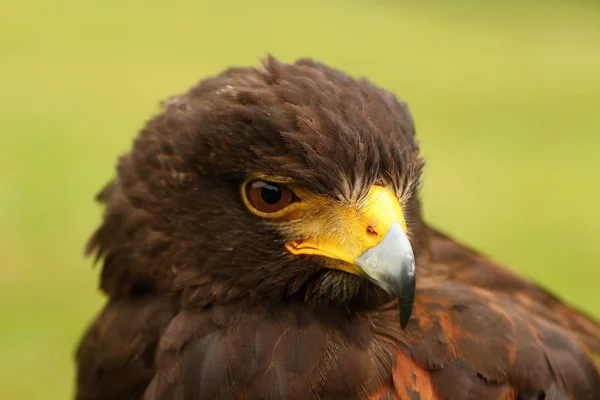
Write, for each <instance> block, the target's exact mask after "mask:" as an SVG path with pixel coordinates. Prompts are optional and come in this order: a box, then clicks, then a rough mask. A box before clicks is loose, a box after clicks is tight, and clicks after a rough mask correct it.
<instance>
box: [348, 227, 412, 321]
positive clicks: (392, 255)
mask: <svg viewBox="0 0 600 400" xmlns="http://www.w3.org/2000/svg"><path fill="white" fill-rule="evenodd" d="M356 265H358V266H359V267H360V268H361V269H362V270H363V272H364V273H365V274H366V275H367V277H368V278H369V280H370V281H371V282H373V283H375V284H376V285H378V286H379V287H380V288H382V289H383V290H385V291H386V292H388V293H390V294H393V295H394V296H396V299H397V300H398V307H399V312H400V327H401V328H402V329H404V328H405V327H406V325H407V324H408V320H409V319H410V314H411V313H412V309H413V305H414V301H415V285H416V276H415V256H414V254H413V251H412V247H411V246H410V242H409V241H408V237H407V236H406V233H405V232H404V230H403V229H402V226H400V224H398V223H394V224H392V226H390V229H388V231H387V233H386V234H385V236H384V237H383V240H382V241H381V242H380V243H379V244H378V245H376V246H374V247H371V248H370V249H368V250H367V251H365V252H364V253H363V254H361V255H360V256H359V257H358V258H357V259H356Z"/></svg>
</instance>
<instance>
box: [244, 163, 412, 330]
mask: <svg viewBox="0 0 600 400" xmlns="http://www.w3.org/2000/svg"><path fill="white" fill-rule="evenodd" d="M240 195H241V197H242V199H243V202H244V205H245V206H246V208H247V209H248V211H249V212H251V213H252V214H254V215H256V216H257V217H259V218H261V219H262V220H264V221H265V222H268V223H269V224H270V225H271V226H272V227H273V229H276V230H277V231H278V232H279V234H280V235H281V237H282V238H284V240H283V242H284V245H283V246H282V251H283V248H285V251H287V252H289V254H291V255H293V256H299V257H303V256H308V257H317V258H320V259H321V262H322V265H323V266H324V267H325V268H330V269H335V270H340V271H344V272H347V273H350V274H353V275H357V276H360V277H363V278H366V279H368V280H370V281H371V282H373V283H374V284H376V285H377V286H379V287H381V288H382V289H384V290H385V291H387V292H388V293H390V294H393V295H394V296H396V298H397V299H398V302H399V309H400V322H401V326H402V327H404V326H405V325H406V323H407V322H408V319H409V317H410V314H411V311H412V305H413V300H414V292H415V258H414V254H413V251H412V248H411V244H410V241H409V240H408V237H407V235H406V232H407V225H406V221H405V219H404V215H403V210H402V205H401V204H400V200H399V199H398V197H397V195H396V194H395V193H394V192H393V191H392V190H390V189H389V188H387V187H385V186H382V185H377V184H374V185H372V186H371V187H370V188H369V189H368V191H367V193H366V195H365V196H364V197H363V198H361V199H351V200H349V201H344V200H342V201H340V200H335V199H334V198H332V197H329V196H324V195H321V194H319V193H316V192H314V191H313V190H311V188H310V187H309V186H306V185H304V184H302V183H299V182H295V181H294V180H292V179H290V178H286V177H280V176H265V175H261V174H258V175H256V176H251V177H249V178H248V179H246V180H245V181H244V183H243V184H242V186H241V190H240Z"/></svg>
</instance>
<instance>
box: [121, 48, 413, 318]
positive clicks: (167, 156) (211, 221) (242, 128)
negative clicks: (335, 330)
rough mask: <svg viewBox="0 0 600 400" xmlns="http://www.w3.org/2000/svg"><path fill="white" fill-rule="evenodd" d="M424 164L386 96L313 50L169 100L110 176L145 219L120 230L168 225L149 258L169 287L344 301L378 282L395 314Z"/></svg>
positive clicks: (404, 308) (404, 295)
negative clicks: (315, 57) (116, 175)
mask: <svg viewBox="0 0 600 400" xmlns="http://www.w3.org/2000/svg"><path fill="white" fill-rule="evenodd" d="M421 167H422V162H421V160H420V158H419V156H418V145H417V143H416V141H415V139H414V132H413V126H412V120H411V118H410V115H409V114H408V111H407V109H406V107H405V106H404V105H403V104H402V103H400V102H398V101H397V100H396V98H395V97H394V96H392V95H391V94H389V93H387V92H384V91H382V90H381V89H379V88H377V87H375V86H373V85H371V84H370V83H368V82H366V81H355V80H353V79H352V78H349V77H347V76H346V75H344V74H342V73H340V72H338V71H335V70H331V69H328V68H326V67H324V66H321V65H318V64H315V63H312V62H304V63H302V62H301V63H298V64H296V65H292V66H284V65H282V64H279V63H278V62H276V61H274V60H269V61H268V62H267V63H266V64H265V69H262V70H255V69H247V70H233V71H230V72H227V73H225V74H223V75H221V76H220V77H217V78H214V79H212V80H208V81H205V82H204V83H202V84H201V85H199V86H198V87H196V88H194V89H192V90H191V91H190V92H189V93H188V94H186V95H184V96H181V97H179V98H176V99H174V100H172V101H170V102H169V103H168V104H167V105H166V107H165V110H164V112H163V113H162V114H161V115H159V116H158V117H156V118H155V119H154V120H152V121H150V122H149V124H148V126H147V127H146V129H145V130H144V131H143V132H142V134H141V135H140V137H139V138H138V140H137V141H136V144H135V146H134V149H133V151H132V153H131V155H130V156H128V157H126V158H125V159H124V160H123V162H122V165H121V168H120V183H121V185H122V186H123V190H124V191H125V192H129V193H126V195H128V196H129V197H130V198H132V199H133V200H132V203H135V204H136V207H137V210H136V211H139V210H140V209H143V210H142V211H143V212H139V214H140V215H142V216H143V218H144V219H146V220H147V221H146V222H144V223H140V222H138V223H136V225H135V226H134V227H133V228H131V229H138V230H142V229H149V233H146V234H144V235H146V236H147V237H149V238H150V239H152V240H155V239H156V238H157V237H160V238H165V237H168V238H169V242H168V243H167V244H164V245H162V247H161V252H162V253H160V254H161V255H160V265H164V264H167V265H168V266H169V268H170V269H171V270H172V271H174V273H175V274H176V275H178V276H176V278H175V281H177V285H178V286H180V287H181V286H183V287H185V286H187V285H192V284H195V283H197V282H210V285H211V287H209V288H208V289H206V292H207V293H209V294H210V295H211V296H214V295H215V293H217V292H218V293H221V292H226V294H225V295H224V296H225V297H227V298H230V297H232V296H240V295H244V294H246V293H247V294H250V295H264V294H273V293H277V295H276V297H291V296H298V295H300V296H301V297H302V298H304V299H306V300H312V299H313V298H316V297H324V296H325V297H330V298H335V299H336V300H339V299H341V300H342V301H343V300H345V299H350V298H352V297H356V295H357V294H360V292H365V291H369V292H370V293H373V291H374V290H375V291H376V292H377V293H381V291H380V290H379V289H377V288H376V287H377V286H378V287H379V288H381V289H383V290H384V291H386V292H388V293H390V294H393V295H394V296H395V297H396V298H397V299H398V301H399V305H400V318H401V325H402V326H404V325H405V324H406V322H407V321H408V318H409V316H410V313H411V310H412V304H413V297H414V288H415V255H414V254H413V249H414V250H415V252H418V250H419V248H418V246H417V247H415V246H411V241H412V242H413V244H414V242H415V241H414V232H415V231H416V230H418V223H419V221H420V217H419V215H418V208H419V206H418V200H417V198H416V192H417V186H418V183H419V178H420V171H421ZM141 192H143V193H149V194H150V196H146V197H150V198H151V199H152V201H148V200H146V199H144V200H143V201H142V200H140V198H141V196H140V193H141ZM148 227H150V228H148ZM157 232H159V233H160V235H159V234H157ZM144 235H142V234H140V237H141V236H144ZM409 236H410V237H411V240H409ZM140 240H142V239H140ZM148 240H149V239H148ZM148 240H146V241H148ZM165 240H166V239H165ZM140 247H143V248H144V249H150V248H153V246H151V245H150V244H148V243H144V244H143V246H140ZM154 247H159V246H154ZM148 258H151V256H148ZM156 260H158V258H157V256H154V258H153V259H152V260H151V262H154V263H156V264H157V265H158V263H159V261H156ZM157 268H158V267H157ZM190 271H193V273H192V274H190ZM154 275H157V274H156V273H155V274H154ZM217 285H220V286H219V288H216V286H217Z"/></svg>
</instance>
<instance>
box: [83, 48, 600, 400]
mask: <svg viewBox="0 0 600 400" xmlns="http://www.w3.org/2000/svg"><path fill="white" fill-rule="evenodd" d="M422 166H423V162H422V161H421V159H420V158H419V150H418V144H417V142H416V140H415V137H414V127H413V123H412V120H411V117H410V114H409V112H408V110H407V108H406V106H405V105H404V104H403V103H401V102H399V101H398V100H397V99H396V98H395V97H394V96H393V95H392V94H390V93H388V92H386V91H384V90H382V89H380V88H378V87H376V86H374V85H372V84H371V83H369V82H368V81H366V80H358V81H357V80H354V79H352V78H350V77H348V76H347V75H345V74H343V73H341V72H339V71H336V70H333V69H331V68H328V67H326V66H324V65H321V64H318V63H315V62H313V61H310V60H301V61H298V62H297V63H295V64H293V65H284V64H281V63H279V62H278V61H276V60H274V59H272V58H270V59H268V60H267V61H266V62H265V63H264V65H263V67H262V68H256V69H254V68H241V69H230V70H228V71H226V72H225V73H223V74H222V75H220V76H218V77H216V78H212V79H208V80H205V81H203V82H202V83H200V84H199V85H198V86H196V87H194V88H193V89H191V90H190V91H189V92H188V93H186V94H184V95H181V96H178V97H174V98H172V99H170V100H168V101H167V102H165V104H164V109H163V111H162V112H161V113H160V114H159V115H158V116H157V117H155V118H154V119H152V120H151V121H150V122H148V124H147V125H146V127H145V128H144V129H143V130H142V132H141V134H140V135H139V137H138V138H137V139H136V141H135V144H134V146H133V149H132V151H131V152H130V153H128V154H126V155H125V156H123V157H122V158H121V159H120V161H119V165H118V174H117V177H116V178H115V180H114V181H113V182H112V183H111V184H109V185H108V186H107V187H106V188H105V189H104V190H103V191H102V192H101V193H100V195H99V200H100V201H101V202H102V203H104V204H105V205H106V207H107V209H106V210H107V211H106V215H105V218H104V221H103V223H102V225H101V226H100V228H99V229H98V230H97V231H96V233H95V234H94V236H93V237H92V239H91V240H90V243H89V247H88V253H95V254H96V255H97V256H98V257H99V258H102V259H103V260H104V264H103V267H102V274H101V278H100V285H101V288H102V290H103V291H104V292H105V293H106V294H107V296H108V297H109V301H108V303H107V305H106V307H105V309H104V310H103V311H102V313H101V314H100V315H99V316H98V317H97V319H96V321H95V322H94V323H93V324H92V326H91V327H90V328H89V330H88V331H87V333H86V334H85V336H84V338H83V340H82V342H81V344H80V346H79V349H78V352H77V364H78V374H77V389H76V398H77V399H78V400H100V399H115V400H119V399H142V398H143V399H147V400H150V399H157V400H158V399H182V400H183V399H189V400H192V399H410V400H414V399H422V400H425V399H490V400H493V399H505V400H508V399H523V400H525V399H563V398H564V399H566V398H573V399H590V400H591V399H597V398H599V397H600V370H599V367H598V365H597V364H596V363H595V362H594V361H593V358H592V353H596V354H597V353H599V352H600V325H599V324H598V322H596V321H595V320H593V319H592V318H590V317H588V316H585V315H584V314H583V313H581V312H579V311H577V310H575V309H573V308H571V307H569V306H568V305H565V304H564V303H562V302H561V301H560V300H558V299H556V298H555V297H553V296H552V295H551V294H549V293H547V292H546V291H544V290H543V289H541V288H539V287H538V286H536V285H535V284H533V283H531V282H529V281H527V280H525V279H523V278H521V277H519V276H517V275H515V274H513V273H512V272H509V271H508V270H505V269H503V268H502V267H500V266H497V265H495V264H494V263H493V262H491V261H489V260H488V259H486V258H484V257H482V256H481V255H479V254H476V253H475V252H473V251H472V250H470V249H468V248H465V247H463V246H461V245H460V244H458V243H456V242H454V241H452V240H451V239H449V238H448V237H446V236H444V235H442V234H441V233H439V232H437V231H435V230H434V229H432V228H430V227H429V226H427V225H426V224H425V223H424V222H423V220H422V219H421V216H420V211H419V210H420V206H419V200H418V197H417V190H418V186H419V180H420V174H421V169H422ZM252 177H256V179H265V180H267V181H268V179H267V178H266V177H271V178H272V181H273V182H276V185H279V183H277V182H281V185H282V187H286V188H287V187H289V188H292V189H291V190H293V191H294V199H295V200H294V202H293V204H290V205H289V206H287V207H288V208H284V209H283V210H282V211H281V213H282V214H281V215H279V214H277V217H276V218H275V217H273V218H271V216H270V215H269V214H268V213H265V215H263V214H261V212H260V210H258V211H257V210H253V212H251V211H250V209H252V206H253V205H252V204H251V205H249V204H248V203H247V201H248V200H247V198H246V197H247V196H246V197H244V196H243V194H244V193H246V192H244V191H243V190H246V189H243V190H242V189H241V188H242V187H244V188H246V186H244V185H245V182H248V180H249V179H252ZM261 182H262V181H261ZM374 185H375V186H374ZM374 187H379V188H385V189H384V190H385V192H382V193H384V197H385V193H393V194H394V196H395V197H396V198H397V199H396V200H397V201H398V202H399V204H400V205H401V209H402V212H401V214H403V215H401V216H402V217H403V220H405V221H406V229H405V230H406V231H407V232H408V235H409V237H410V243H411V245H412V250H413V251H414V257H415V259H416V266H417V277H418V283H417V291H416V298H415V303H414V310H413V313H412V317H411V319H410V321H409V323H408V325H407V327H406V329H404V330H402V329H401V328H400V324H399V322H398V320H399V314H398V313H399V311H398V305H397V303H396V301H395V299H394V297H393V296H391V295H389V294H388V293H386V291H384V290H382V289H380V288H379V287H378V286H376V285H375V284H373V283H372V282H371V281H373V282H376V281H378V279H375V278H373V276H375V275H373V274H374V273H373V274H371V272H372V271H371V272H369V270H368V269H365V268H366V267H365V268H363V265H362V264H360V263H358V258H356V260H357V265H359V264H360V265H359V266H360V267H361V268H362V270H363V271H367V272H366V274H367V275H368V276H369V277H370V278H369V279H370V280H368V279H365V277H364V276H357V275H356V274H363V275H364V273H363V272H360V271H359V270H358V269H357V267H356V266H353V265H351V264H352V262H348V261H347V260H346V259H345V258H344V256H345V255H346V254H356V255H358V254H360V252H357V251H358V249H359V248H360V249H363V248H362V247H360V246H359V244H358V243H359V242H358V241H357V242H353V240H354V239H353V238H354V236H353V235H354V231H355V230H356V229H354V227H355V226H361V227H362V225H360V224H361V223H362V222H361V221H362V219H361V218H363V217H364V216H365V215H371V214H369V213H371V211H368V210H369V207H370V206H371V205H372V201H373V196H372V193H373V192H372V191H373V188H374ZM241 190H242V192H241ZM248 190H249V189H248ZM382 190H383V189H382ZM261 193H263V192H261ZM378 193H379V192H378ZM290 199H291V197H290ZM376 200H377V199H376ZM290 201H291V200H290ZM377 204H379V203H377ZM286 210H289V211H286ZM373 212H375V211H373ZM398 213H399V212H398V210H396V214H398ZM396 214H394V213H393V212H391V211H390V213H389V215H396ZM273 215H276V214H273ZM385 215H388V214H385ZM357 221H358V222H357ZM394 221H395V220H394ZM398 221H399V220H398ZM345 222H347V224H346V223H345ZM392 222H393V221H392ZM354 223H356V224H358V225H352V224H354ZM386 226H387V225H386ZM361 229H362V228H361ZM386 229H387V228H386ZM389 229H390V230H389V232H391V231H392V228H391V227H390V228H389ZM359 230H360V229H359ZM380 234H381V235H380ZM360 235H363V236H360V238H361V239H360V240H363V239H364V240H371V239H373V240H375V241H374V242H373V243H374V244H376V245H377V244H378V243H380V241H381V240H386V239H385V237H387V236H385V237H384V235H385V231H384V229H383V228H382V225H377V224H375V223H372V222H369V226H368V227H367V230H366V233H365V232H364V231H363V230H361V232H360ZM373 235H375V236H373ZM388 235H389V234H388ZM399 235H401V234H399ZM380 236H381V237H380ZM382 237H383V239H381V238H382ZM348 238H350V239H348ZM356 240H358V239H356ZM331 241H333V242H331ZM329 242H331V243H337V244H338V245H339V246H341V247H340V249H341V250H340V254H341V255H339V256H338V255H336V256H331V257H329V256H327V257H325V256H319V255H307V254H308V253H306V252H307V251H309V250H305V249H301V247H300V246H301V245H302V244H303V243H304V244H306V243H316V245H315V246H316V247H318V248H321V247H322V246H325V244H328V243H329ZM340 243H342V244H343V245H342V244H340ZM361 243H362V242H361ZM294 246H296V247H294ZM320 246H321V247H320ZM339 246H338V247H339ZM353 246H354V247H353ZM369 246H370V245H369ZM369 246H367V247H369ZM377 246H378V245H377ZM369 248H371V247H369ZM336 249H337V247H335V246H334V250H336ZM295 251H297V253H298V254H295V253H294V252H295ZM310 251H312V250H310ZM361 251H362V250H361ZM303 252H304V253H303ZM336 254H337V253H336ZM344 260H346V261H344ZM350 260H351V261H352V260H354V256H353V257H351V258H350ZM365 265H366V264H365ZM353 271H358V272H353ZM349 272H352V273H349ZM353 273H356V274H353ZM376 278H377V277H376ZM385 279H387V278H385ZM385 279H383V278H381V279H380V281H381V282H383V281H385ZM390 279H391V278H390ZM382 287H383V286H382ZM388 289H389V288H388ZM388 289H386V290H387V291H390V290H388ZM400 297H401V296H400ZM400 297H399V302H400V308H401V310H402V309H403V307H404V310H405V311H406V307H407V304H409V301H408V300H406V299H404V300H401V299H400ZM408 312H409V313H410V310H408Z"/></svg>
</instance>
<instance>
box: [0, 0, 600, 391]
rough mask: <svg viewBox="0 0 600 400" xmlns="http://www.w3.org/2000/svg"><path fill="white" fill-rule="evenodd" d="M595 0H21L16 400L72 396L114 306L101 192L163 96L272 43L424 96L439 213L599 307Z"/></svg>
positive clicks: (5, 296) (3, 325)
mask: <svg viewBox="0 0 600 400" xmlns="http://www.w3.org/2000/svg"><path fill="white" fill-rule="evenodd" d="M500 3H502V5H499V4H500ZM593 3H594V2H591V1H590V2H583V1H581V2H578V1H573V0H565V1H552V0H540V1H532V0H529V1H504V2H500V1H494V2H492V1H488V2H485V1H474V0H473V1H441V0H440V1H428V2H420V3H419V5H417V3H416V2H415V3H407V2H402V1H376V0H371V1H368V0H346V1H343V0H332V1H316V0H311V1H294V2H282V1H280V2H266V1H237V2H229V1H222V2H220V3H218V2H214V3H212V2H207V1H173V2H166V1H155V0H145V1H142V0H135V1H133V0H131V1H129V0H119V1H116V0H105V1H101V2H100V1H97V2H91V1H78V2H77V1H64V0H55V1H42V0H23V1H19V2H17V1H13V2H11V3H10V4H8V3H6V4H5V3H4V2H3V3H2V4H1V5H0V7H1V8H0V398H2V399H65V398H69V396H70V395H71V392H72V388H73V385H72V381H73V363H72V353H73V349H74V346H75V344H76V342H77V340H78V338H79V337H80V335H81V333H82V331H83V330H84V328H85V326H86V324H87V323H88V322H89V321H90V319H91V318H92V316H93V315H94V313H95V312H96V311H97V310H98V309H99V307H100V306H101V304H102V302H103V300H102V297H101V296H100V295H99V293H98V292H97V290H96V286H97V284H96V278H97V272H98V270H97V269H96V270H92V268H91V262H90V261H89V260H85V259H84V258H83V256H82V248H83V245H84V242H85V241H86V239H87V237H88V235H89V234H90V233H91V232H92V230H93V229H94V228H95V226H96V225H97V224H98V222H99V218H100V208H99V207H98V206H97V205H96V204H94V202H93V197H94V195H95V194H96V192H97V191H98V190H99V189H100V187H101V186H102V185H104V184H105V183H106V182H107V181H108V180H109V179H110V177H111V176H112V175H113V170H114V165H115V161H116V157H117V156H118V155H119V154H120V153H122V152H123V151H125V150H126V149H127V148H128V147H129V145H130V143H131V140H132V138H133V136H134V135H135V134H136V132H137V130H138V129H139V128H140V127H141V126H142V124H143V122H144V121H145V120H146V119H147V118H148V117H149V116H150V115H151V114H153V113H155V112H156V111H157V109H158V107H157V104H158V101H159V100H161V99H165V98H166V97H167V96H169V95H171V94H175V93H178V92H181V91H184V90H186V89H187V88H188V87H189V86H190V85H192V84H193V83H195V82H196V81H197V80H199V79H201V78H203V77H206V76H209V75H212V74H215V73H218V72H219V71H221V70H222V69H223V68H225V67H227V66H230V65H248V64H254V65H256V64H257V63H258V59H259V58H261V57H263V56H264V55H266V54H267V52H271V53H272V54H274V55H275V56H277V57H278V58H280V59H282V60H285V61H292V60H294V59H295V58H297V57H300V56H312V57H314V58H317V59H319V60H322V61H324V62H326V63H328V64H331V65H332V66H336V67H338V68H341V69H343V70H345V71H347V72H349V73H351V74H353V75H366V76H368V77H369V78H371V79H372V80H373V81H375V82H376V83H378V84H380V85H382V86H384V87H386V88H389V89H391V90H393V91H394V92H396V93H397V94H398V96H399V97H401V98H403V99H405V100H407V101H408V102H409V104H410V106H411V108H412V111H413V113H414V116H415V119H416V124H417V130H418V136H419V137H420V139H421V141H422V147H423V152H424V154H425V155H426V158H427V162H428V164H427V170H426V177H425V182H426V183H425V190H424V199H425V212H426V216H427V218H428V219H429V220H430V221H432V222H433V223H434V224H435V225H437V226H439V227H442V228H444V229H445V230H446V231H448V232H450V233H452V234H453V235H455V236H456V237H457V238H459V239H461V240H464V241H466V242H468V243H470V244H472V245H474V246H475V247H477V248H478V249H480V250H483V251H484V252H486V253H487V254H489V255H491V256H493V257H494V258H496V259H498V260H499V261H501V262H503V263H505V264H507V265H510V266H511V267H513V268H514V269H516V270H519V271H521V272H523V273H525V274H527V275H529V276H531V277H532V278H533V279H535V280H537V281H539V282H540V283H542V284H544V285H545V286H547V287H549V288H551V289H552V290H554V291H555V292H556V293H558V294H559V295H561V296H563V297H565V298H568V299H569V300H570V301H571V302H572V303H574V304H575V305H577V306H580V307H581V308H583V309H585V310H587V311H588V312H590V313H592V314H594V315H596V316H600V295H599V294H598V287H599V280H600V263H599V261H600V245H599V244H598V239H600V213H599V205H598V203H599V200H600V198H599V194H600V187H599V182H600V157H599V154H598V153H599V151H600V112H599V109H600V46H599V44H600V6H598V5H594V4H593Z"/></svg>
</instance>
